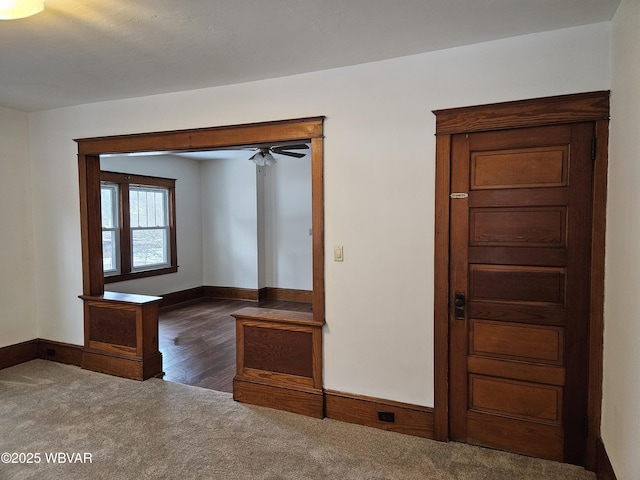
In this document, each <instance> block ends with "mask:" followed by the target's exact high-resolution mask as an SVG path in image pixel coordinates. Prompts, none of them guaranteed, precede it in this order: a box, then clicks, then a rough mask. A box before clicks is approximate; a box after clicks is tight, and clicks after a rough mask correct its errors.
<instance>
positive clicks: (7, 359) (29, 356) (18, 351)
mask: <svg viewBox="0 0 640 480" xmlns="http://www.w3.org/2000/svg"><path fill="white" fill-rule="evenodd" d="M36 358H38V340H37V339H34V340H28V341H26V342H21V343H16V344H14V345H8V346H6V347H2V348H0V369H3V368H8V367H13V366H14V365H18V364H20V363H24V362H28V361H30V360H34V359H36Z"/></svg>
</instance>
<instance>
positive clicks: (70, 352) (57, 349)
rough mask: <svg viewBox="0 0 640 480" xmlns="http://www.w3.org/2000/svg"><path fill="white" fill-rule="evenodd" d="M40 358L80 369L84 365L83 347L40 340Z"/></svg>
mask: <svg viewBox="0 0 640 480" xmlns="http://www.w3.org/2000/svg"><path fill="white" fill-rule="evenodd" d="M38 358H42V359H43V360H51V361H53V362H59V363H66V364H68V365H75V366H76V367H79V366H80V365H81V363H82V345H72V344H70V343H63V342H54V341H53V340H44V339H42V338H40V339H38Z"/></svg>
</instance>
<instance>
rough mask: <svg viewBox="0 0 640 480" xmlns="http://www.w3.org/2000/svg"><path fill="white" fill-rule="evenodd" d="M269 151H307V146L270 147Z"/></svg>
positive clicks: (302, 144) (301, 144)
mask: <svg viewBox="0 0 640 480" xmlns="http://www.w3.org/2000/svg"><path fill="white" fill-rule="evenodd" d="M271 150H275V151H278V150H309V145H307V144H306V143H298V144H295V145H280V146H275V147H271Z"/></svg>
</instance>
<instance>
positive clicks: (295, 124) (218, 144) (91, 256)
mask: <svg viewBox="0 0 640 480" xmlns="http://www.w3.org/2000/svg"><path fill="white" fill-rule="evenodd" d="M75 141H76V142H77V144H78V175H79V192H80V225H81V240H82V242H81V245H82V280H83V281H82V285H83V292H82V293H83V296H85V297H100V296H101V295H103V294H104V285H105V279H104V272H103V269H102V225H101V218H100V155H103V154H107V153H133V152H152V151H172V152H181V151H198V150H212V149H216V148H227V147H240V146H254V147H260V146H270V145H273V144H277V143H286V142H310V143H311V171H312V173H311V194H312V208H311V210H312V213H311V216H312V245H313V293H312V304H313V314H312V315H313V319H314V321H315V322H316V324H318V325H322V324H324V321H325V318H324V315H325V308H324V297H325V290H324V177H323V172H324V147H323V145H324V117H321V116H318V117H309V118H300V119H292V120H281V121H274V122H262V123H252V124H244V125H230V126H220V127H211V128H198V129H190V130H177V131H169V132H166V131H165V132H151V133H138V134H130V135H118V136H110V137H98V138H83V139H76V140H75ZM178 221H179V220H178ZM174 250H175V249H174ZM204 291H205V295H206V294H207V290H206V288H205V290H204ZM254 299H255V300H257V299H258V296H257V291H256V292H255V298H254ZM174 300H175V298H174ZM87 315H88V316H89V317H90V316H91V310H90V309H85V329H86V328H88V326H89V325H91V324H92V323H93V322H92V321H91V318H87ZM86 335H87V332H86V331H85V336H86ZM156 337H157V332H156ZM121 350H122V349H121ZM94 354H95V352H93V353H87V354H86V355H85V358H87V360H88V359H89V358H90V357H92V356H95V355H94ZM319 358H321V357H319ZM150 360H151V359H150ZM157 360H158V359H157V358H155V359H154V360H153V361H154V362H155V363H153V365H154V366H153V368H152V367H149V368H152V369H156V368H157V367H158V365H159V363H158V361H157ZM160 362H161V359H160ZM112 363H113V362H112ZM119 363H122V362H119ZM150 365H151V364H150ZM113 366H114V368H115V369H118V368H120V367H119V366H116V365H115V363H114V365H113ZM319 368H320V369H322V365H321V364H320V366H319ZM139 373H140V372H139V371H138V372H137V373H136V375H138V374H139ZM147 373H148V372H147ZM147 373H143V374H142V375H143V376H146V375H147ZM320 388H321V387H320Z"/></svg>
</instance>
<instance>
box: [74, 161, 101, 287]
mask: <svg viewBox="0 0 640 480" xmlns="http://www.w3.org/2000/svg"><path fill="white" fill-rule="evenodd" d="M78 177H79V182H80V185H79V189H80V218H81V223H80V234H81V241H82V293H83V294H84V295H101V294H102V292H103V291H104V272H103V270H102V218H101V216H100V208H101V207H100V205H101V196H100V195H101V194H100V158H99V157H98V156H96V155H82V154H80V155H78Z"/></svg>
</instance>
